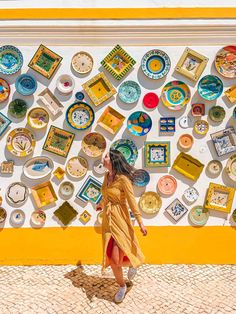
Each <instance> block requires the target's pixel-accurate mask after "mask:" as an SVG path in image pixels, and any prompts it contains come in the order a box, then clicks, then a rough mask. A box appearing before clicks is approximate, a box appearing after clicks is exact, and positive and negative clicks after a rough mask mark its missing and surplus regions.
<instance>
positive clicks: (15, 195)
mask: <svg viewBox="0 0 236 314" xmlns="http://www.w3.org/2000/svg"><path fill="white" fill-rule="evenodd" d="M28 195H29V189H28V188H27V186H26V185H25V184H24V183H22V182H15V183H12V184H10V185H9V186H8V188H7V191H6V198H7V201H8V202H9V204H11V205H17V206H19V205H22V204H24V203H25V202H26V200H27V198H28Z"/></svg>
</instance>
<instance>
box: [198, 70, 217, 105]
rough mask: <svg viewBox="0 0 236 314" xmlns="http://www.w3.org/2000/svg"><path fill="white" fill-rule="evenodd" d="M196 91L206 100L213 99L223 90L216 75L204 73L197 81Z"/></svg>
mask: <svg viewBox="0 0 236 314" xmlns="http://www.w3.org/2000/svg"><path fill="white" fill-rule="evenodd" d="M197 89H198V92H199V94H200V96H201V97H202V98H204V99H206V100H214V99H216V98H218V97H220V95H221V94H222V92H223V83H222V81H221V79H220V78H219V77H218V76H215V75H206V76H204V77H203V78H202V79H201V80H200V81H199V83H198V87H197Z"/></svg>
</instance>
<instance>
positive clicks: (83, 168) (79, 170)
mask: <svg viewBox="0 0 236 314" xmlns="http://www.w3.org/2000/svg"><path fill="white" fill-rule="evenodd" d="M66 170H67V172H68V174H69V175H70V176H71V177H73V178H81V177H83V176H84V175H85V174H86V173H87V171H88V162H87V160H86V159H85V158H83V157H81V156H76V157H72V158H71V159H69V160H68V162H67V164H66Z"/></svg>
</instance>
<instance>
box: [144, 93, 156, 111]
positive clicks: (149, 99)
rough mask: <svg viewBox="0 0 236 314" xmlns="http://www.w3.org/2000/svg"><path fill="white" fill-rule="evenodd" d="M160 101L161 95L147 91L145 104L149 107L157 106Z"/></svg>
mask: <svg viewBox="0 0 236 314" xmlns="http://www.w3.org/2000/svg"><path fill="white" fill-rule="evenodd" d="M158 103H159V97H158V96H157V94H155V93H147V94H146V95H145V96H144V97H143V104H144V106H145V107H146V108H148V109H153V108H156V106H157V105H158Z"/></svg>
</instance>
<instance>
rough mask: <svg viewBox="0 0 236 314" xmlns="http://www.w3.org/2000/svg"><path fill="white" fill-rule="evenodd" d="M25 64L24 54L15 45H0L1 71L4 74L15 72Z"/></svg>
mask: <svg viewBox="0 0 236 314" xmlns="http://www.w3.org/2000/svg"><path fill="white" fill-rule="evenodd" d="M22 65H23V55H22V53H21V52H20V50H19V49H18V48H16V47H14V46H10V45H6V46H2V47H0V72H1V73H3V74H14V73H16V72H18V71H19V70H20V69H21V67H22Z"/></svg>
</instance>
